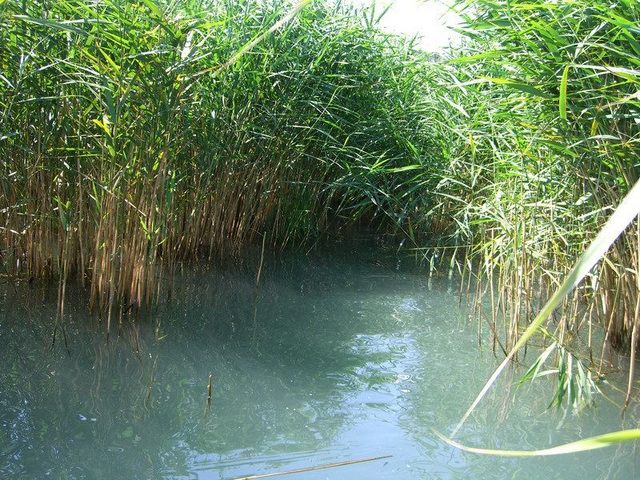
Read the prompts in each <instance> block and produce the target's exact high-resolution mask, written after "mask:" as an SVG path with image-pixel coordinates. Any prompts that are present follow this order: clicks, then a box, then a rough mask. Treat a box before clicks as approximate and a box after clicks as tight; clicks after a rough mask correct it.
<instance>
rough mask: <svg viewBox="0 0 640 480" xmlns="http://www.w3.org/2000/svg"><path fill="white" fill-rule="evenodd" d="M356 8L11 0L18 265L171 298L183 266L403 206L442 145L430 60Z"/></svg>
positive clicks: (0, 26)
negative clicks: (405, 186) (411, 180)
mask: <svg viewBox="0 0 640 480" xmlns="http://www.w3.org/2000/svg"><path fill="white" fill-rule="evenodd" d="M360 13H363V12H359V11H356V10H351V9H348V8H346V7H342V6H340V5H332V4H326V3H324V2H315V3H311V4H309V3H308V2H303V3H301V4H300V5H298V6H297V7H292V6H290V5H289V4H288V3H287V2H285V1H282V2H273V3H269V4H265V3H264V2H257V1H251V0H246V1H241V2H223V1H217V0H210V1H209V0H183V1H179V2H165V1H163V0H144V1H136V2H130V1H125V0H109V1H105V2H89V1H86V0H56V1H53V2H20V1H17V0H10V1H7V2H4V3H3V4H2V5H1V6H0V72H1V75H2V76H1V77H0V156H1V157H2V158H3V159H4V161H3V163H2V166H1V168H0V215H1V219H0V225H1V227H0V228H1V230H0V251H1V252H2V258H3V260H4V261H5V263H6V265H7V267H8V268H9V269H10V270H14V271H16V273H19V272H26V273H27V275H29V276H35V277H41V276H49V275H53V276H58V277H60V278H62V279H65V281H66V278H67V276H71V275H78V276H79V277H80V278H81V279H83V281H84V280H87V281H88V283H89V285H90V287H91V295H92V303H93V305H95V306H97V307H99V308H100V309H103V310H108V311H109V312H111V309H110V306H111V305H113V303H114V301H115V303H116V304H120V305H123V304H127V305H128V304H130V303H133V304H136V305H141V304H144V303H146V302H149V301H150V300H152V299H154V298H157V296H158V291H159V288H160V279H161V278H162V277H163V272H165V271H166V270H167V269H168V270H169V271H171V270H172V269H174V268H175V266H176V264H177V262H179V261H181V260H183V259H188V258H194V257H197V256H200V255H203V254H204V255H208V256H209V257H211V256H214V255H229V254H235V253H237V252H238V250H239V249H241V248H242V247H243V246H244V245H246V244H248V243H251V242H253V241H255V240H256V239H259V238H261V237H262V236H263V234H264V233H266V235H267V238H268V240H269V243H270V244H271V245H273V246H282V245H285V244H287V243H289V242H298V243H299V242H303V241H305V240H306V239H307V238H315V237H317V236H318V235H320V234H321V233H322V232H324V231H326V230H327V228H328V224H329V221H330V220H331V223H332V224H336V219H338V220H339V221H338V222H337V225H338V226H339V225H340V224H341V223H345V222H354V221H359V220H360V219H363V220H367V221H370V220H371V219H375V218H386V215H387V214H388V215H392V214H393V212H398V213H397V215H401V214H402V209H401V208H399V207H398V205H400V204H401V202H400V201H399V199H398V198H396V197H395V191H396V188H397V186H398V185H399V184H400V183H401V181H402V180H403V179H406V178H407V177H408V176H411V175H412V172H411V168H413V165H414V164H416V162H418V159H420V158H422V157H424V156H425V155H431V154H434V145H437V142H436V141H435V140H434V136H435V133H433V132H432V131H431V129H430V125H429V120H428V119H429V115H428V112H429V110H428V109H429V104H427V103H425V102H424V100H423V99H424V97H425V95H424V92H425V90H426V89H427V85H428V81H427V76H428V70H427V68H426V65H427V64H426V63H425V62H424V60H425V59H424V56H423V54H421V53H419V52H416V51H415V50H413V48H412V46H411V44H410V43H408V42H406V41H404V40H401V39H399V38H396V37H393V36H389V35H383V34H381V33H380V32H379V31H378V30H377V29H376V28H375V22H374V21H372V19H373V17H372V16H371V15H369V14H368V12H364V13H367V14H366V15H363V16H362V18H364V20H363V19H362V18H361V17H360ZM435 154H437V152H435ZM436 158H437V159H438V161H434V162H433V163H432V164H431V165H429V166H428V169H436V168H438V163H442V161H443V160H442V158H441V157H439V156H438V157H436ZM378 223H379V221H378ZM334 226H335V225H334ZM61 291H62V289H61Z"/></svg>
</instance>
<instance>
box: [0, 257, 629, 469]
mask: <svg viewBox="0 0 640 480" xmlns="http://www.w3.org/2000/svg"><path fill="white" fill-rule="evenodd" d="M365 250H366V251H364V252H363V251H362V248H360V250H359V251H353V250H350V249H347V250H346V251H341V252H333V253H323V254H314V255H312V256H307V255H302V254H300V255H295V254H293V255H288V256H287V257H286V258H285V259H274V258H267V259H265V262H264V265H263V268H262V274H261V279H260V283H259V286H258V287H257V288H256V271H257V264H256V262H247V263H246V264H245V267H237V268H224V269H222V268H218V269H216V271H196V272H194V271H191V272H190V273H188V274H184V275H183V276H181V277H180V278H179V280H178V281H177V283H176V284H175V285H174V288H173V290H172V292H171V298H172V299H171V300H170V301H166V302H163V303H162V304H161V306H160V307H157V308H156V309H154V310H153V311H152V312H151V313H150V314H148V315H147V316H145V317H144V318H143V319H141V320H137V321H135V322H133V321H132V320H131V319H128V318H124V319H123V320H122V324H121V325H120V327H119V328H117V327H116V328H113V329H112V334H111V337H110V339H109V341H106V339H105V333H104V332H105V325H104V323H100V322H99V321H98V320H97V319H96V318H95V317H93V316H91V315H89V314H87V312H86V308H85V305H86V297H85V296H84V294H82V293H81V292H79V291H74V290H73V289H72V290H70V291H69V293H68V296H67V304H66V309H65V314H64V318H63V319H62V322H60V325H64V329H62V328H61V327H59V328H57V329H56V328H55V325H56V305H55V304H56V288H55V286H54V287H52V288H50V289H46V288H45V287H38V286H32V287H28V286H26V285H18V286H15V287H14V286H11V285H9V284H6V282H5V283H4V284H3V285H1V286H0V309H1V310H0V359H1V361H2V363H1V368H0V478H16V479H20V478H29V479H31V478H55V479H159V478H166V479H196V478H198V479H216V480H218V479H233V478H236V477H241V476H246V475H252V474H265V473H272V472H282V471H288V470H292V469H299V468H305V467H310V466H314V465H322V464H330V463H336V462H343V461H351V460H356V459H361V458H365V457H376V456H390V457H389V458H385V459H381V460H377V461H373V462H369V463H360V464H353V465H349V466H343V467H339V468H334V469H328V470H318V471H310V472H305V473H298V474H290V475H287V476H282V477H276V478H283V479H291V480H296V479H298V480H299V479H341V480H342V479H361V478H366V479H368V480H377V479H380V480H382V479H393V480H402V479H581V480H583V479H584V480H586V479H599V478H602V479H630V478H639V477H640V456H639V455H638V452H637V446H636V445H634V444H626V445H621V446H619V447H616V448H608V449H602V450H597V451H593V452H588V453H580V454H573V455H568V456H561V457H547V458H535V459H507V458H493V457H483V456H478V455H473V454H468V453H464V452H461V451H458V450H456V449H454V448H451V447H449V446H447V445H446V444H443V443H442V442H441V441H439V440H438V439H437V438H436V437H435V436H434V434H433V431H432V429H436V430H439V431H441V432H444V433H449V432H450V431H451V429H452V428H453V426H454V425H455V424H456V422H457V421H458V420H459V418H460V416H461V415H462V413H463V412H464V411H465V409H466V408H467V407H468V405H469V403H470V402H471V400H472V399H473V398H474V396H475V395H476V394H477V392H478V391H479V389H480V388H481V387H482V384H483V383H484V381H485V380H486V379H487V378H488V375H489V374H490V373H491V371H492V369H493V368H495V366H496V365H497V363H498V360H497V359H496V358H495V357H494V356H493V355H492V353H491V351H490V348H489V347H488V346H483V347H482V348H478V331H477V323H476V322H475V321H474V320H472V319H469V318H468V316H467V314H465V312H464V310H463V309H462V308H461V307H460V306H459V295H458V290H457V282H452V281H449V280H446V279H443V280H436V279H433V280H429V279H428V278H427V276H426V275H425V272H424V271H423V270H420V269H418V268H416V267H415V266H414V264H413V261H412V260H408V259H398V258H397V257H396V256H394V255H390V254H386V253H384V252H380V251H376V250H371V249H365ZM115 323H116V324H117V323H118V319H116V320H115ZM54 330H57V333H56V337H55V342H52V334H53V332H54ZM483 335H484V334H483ZM52 343H53V345H52ZM522 373H523V372H522V371H520V370H515V371H513V370H512V371H511V372H509V373H508V374H507V375H506V376H505V378H504V379H503V380H502V381H501V383H500V384H499V385H498V387H497V388H496V389H494V390H493V391H492V393H491V394H490V395H489V396H488V397H487V398H486V399H485V400H484V401H483V403H482V404H481V405H480V407H479V409H478V410H477V412H476V413H475V414H474V415H473V416H472V418H470V420H469V421H468V423H467V424H466V425H465V427H464V428H463V430H462V431H461V432H460V434H459V435H458V437H457V438H458V439H459V440H460V441H462V442H464V443H467V444H470V445H474V446H483V447H489V448H511V449H535V448H546V447H549V446H553V445H556V444H560V443H563V442H567V441H571V440H575V439H578V438H583V437H585V436H589V435H595V434H600V433H605V432H608V431H612V430H618V429H620V428H629V427H634V426H635V425H636V423H635V422H634V421H633V419H634V418H637V417H638V415H637V413H638V412H637V411H633V410H631V411H627V414H626V416H625V418H626V420H623V419H622V418H621V415H620V410H619V409H618V408H617V407H615V406H613V405H612V404H610V403H609V402H608V401H606V400H602V399H599V401H598V403H597V405H596V406H595V407H593V408H591V409H589V410H586V411H584V412H583V413H582V414H580V415H575V414H573V413H571V412H566V411H563V410H559V411H556V410H553V409H551V410H550V409H548V408H547V407H548V405H549V402H550V400H551V397H550V394H551V389H550V387H549V385H548V384H547V383H546V382H545V381H544V380H543V381H538V382H536V383H534V384H533V385H532V386H525V387H522V388H520V389H517V390H516V389H515V388H514V384H515V382H516V381H517V379H518V377H519V375H521V374H522ZM209 374H211V375H212V398H211V403H210V405H208V402H207V396H208V392H207V390H208V379H209ZM603 388H605V389H606V387H603ZM606 390H607V393H608V395H610V396H613V397H614V399H617V400H619V395H618V397H616V393H615V392H614V391H612V390H610V389H606Z"/></svg>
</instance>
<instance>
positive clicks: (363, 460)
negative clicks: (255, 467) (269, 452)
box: [230, 455, 393, 480]
mask: <svg viewBox="0 0 640 480" xmlns="http://www.w3.org/2000/svg"><path fill="white" fill-rule="evenodd" d="M392 456H393V455H382V456H380V457H368V458H359V459H356V460H346V461H344V462H337V463H325V464H323V465H315V466H312V467H303V468H295V469H293V470H286V471H282V472H273V473H262V474H258V475H248V476H244V477H234V478H232V479H230V480H257V479H260V478H270V477H277V476H281V475H291V474H293V473H304V472H312V471H315V470H327V469H329V468H337V467H346V466H348V465H355V464H358V463H367V462H374V461H376V460H383V459H385V458H391V457H392Z"/></svg>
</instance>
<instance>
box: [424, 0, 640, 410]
mask: <svg viewBox="0 0 640 480" xmlns="http://www.w3.org/2000/svg"><path fill="white" fill-rule="evenodd" d="M456 9H457V10H458V11H459V13H460V14H461V16H462V17H463V19H464V23H463V24H462V25H461V26H460V29H459V30H460V32H461V33H462V34H463V35H464V36H465V38H466V41H465V42H464V44H463V46H462V47H461V48H460V49H459V50H458V51H457V52H455V53H454V54H453V55H451V57H450V58H447V59H445V60H444V61H443V62H442V75H441V76H440V77H439V83H438V89H439V92H441V98H442V101H443V105H444V104H449V105H450V106H451V107H453V108H449V109H447V110H444V111H445V114H446V115H448V116H449V117H448V119H445V121H444V123H445V124H444V125H443V126H442V128H447V126H449V128H450V131H451V138H452V139H453V141H452V142H451V144H450V146H449V156H448V159H449V161H448V162H447V167H446V169H445V171H444V172H443V173H442V174H441V175H440V181H439V184H438V188H437V189H436V192H435V193H436V195H437V196H438V197H439V198H440V200H439V202H438V206H437V207H435V208H433V207H430V208H431V209H430V210H427V209H426V208H422V209H421V211H422V212H423V217H422V218H421V219H420V218H417V219H415V222H416V223H417V224H421V225H423V226H420V227H418V229H419V230H422V231H425V230H426V228H428V227H426V226H427V225H428V224H429V222H432V221H433V219H434V218H435V219H438V221H439V222H440V223H441V224H442V225H444V227H445V228H444V231H445V235H444V236H443V237H442V242H443V244H444V245H445V246H447V247H449V251H451V247H458V249H459V250H458V251H459V252H461V253H462V254H461V255H459V257H458V259H456V262H457V263H456V264H458V265H460V267H459V268H460V270H461V271H462V272H463V273H464V274H465V275H466V276H467V277H466V278H467V279H469V280H471V279H472V278H473V279H475V280H477V281H474V282H472V281H469V283H468V284H469V285H474V291H473V292H471V293H473V294H474V296H475V298H476V299H477V301H478V303H477V305H478V306H480V305H482V304H483V303H485V304H489V305H490V313H489V314H488V318H487V319H486V320H487V323H488V325H489V328H490V329H491V331H492V332H493V334H494V338H495V340H494V349H495V348H497V347H498V346H500V347H501V348H502V350H503V351H504V352H505V353H506V352H507V351H509V350H511V348H512V347H513V346H514V345H515V343H516V342H517V340H518V338H519V336H520V333H521V332H522V331H523V330H524V329H525V328H526V326H527V325H528V323H529V322H530V321H531V319H532V318H533V317H534V316H535V313H536V312H537V310H539V308H540V307H541V303H540V302H541V300H542V301H544V299H546V298H549V297H551V295H552V293H553V292H554V291H555V290H556V288H557V287H558V285H559V283H560V281H561V279H562V278H563V277H564V275H565V274H566V273H567V272H568V271H569V269H570V268H571V266H572V264H573V262H574V260H575V259H577V258H578V257H579V255H580V254H581V253H582V252H583V251H584V250H585V249H586V247H587V245H588V244H589V242H590V241H591V240H592V239H593V238H594V237H595V235H596V233H597V232H598V231H599V230H600V228H601V227H602V225H603V224H604V222H605V221H606V220H607V218H608V217H609V216H610V215H611V213H612V212H613V210H614V209H615V208H616V206H617V205H618V204H619V203H620V201H621V199H622V198H623V197H624V196H625V194H626V193H627V192H629V190H630V189H631V187H633V185H634V184H635V183H636V182H637V181H638V177H639V176H640V155H639V153H640V149H639V144H638V141H639V140H640V129H639V127H640V124H639V123H638V118H640V109H639V107H640V101H639V100H640V99H639V98H638V91H639V90H640V88H639V87H640V68H639V66H640V46H639V44H638V42H637V38H638V32H639V31H640V30H639V26H640V6H639V5H638V3H637V2H634V1H624V0H623V1H620V2H616V3H615V4H611V3H610V2H599V1H590V2H582V1H577V2H544V1H526V2H525V1H522V2H521V1H478V2H462V1H461V2H456ZM639 228H640V226H639V225H638V220H637V219H636V221H635V222H634V223H633V224H632V225H631V226H630V227H629V228H628V229H627V230H626V231H625V233H624V234H623V236H622V237H621V238H620V239H619V240H618V241H617V242H616V243H615V244H614V246H613V247H612V248H611V249H610V250H609V252H608V253H607V254H606V256H604V257H603V258H602V259H601V261H600V262H599V263H598V264H597V265H596V267H595V268H594V269H593V270H592V272H591V273H590V275H589V276H588V278H587V281H585V282H583V283H582V284H581V287H580V289H578V290H577V291H576V292H574V293H573V294H572V296H570V297H568V298H566V299H565V300H564V302H563V304H562V305H561V307H560V308H558V309H557V311H556V312H555V314H554V315H553V316H552V318H551V321H550V323H549V324H548V325H547V327H546V332H547V335H548V336H550V337H551V338H552V341H554V342H558V343H559V344H560V345H564V346H566V347H567V349H568V352H567V351H566V350H563V349H560V350H561V351H562V352H564V353H562V355H560V358H559V362H560V364H562V363H563V362H564V364H565V367H566V364H567V362H566V360H567V357H566V356H565V357H564V360H563V358H562V356H563V355H566V354H567V353H571V354H573V353H575V354H577V357H578V358H581V359H582V360H584V365H585V367H586V368H585V371H586V370H587V369H591V370H593V371H596V372H601V371H603V369H604V366H605V365H606V364H607V360H608V359H607V358H606V357H607V355H605V350H606V348H605V347H606V346H607V345H613V346H614V347H615V348H616V349H618V350H622V351H626V352H631V367H630V370H631V372H632V374H633V363H634V353H635V349H636V348H637V347H638V344H639V340H640V339H639V337H638V334H637V329H638V325H639V323H640V315H639V312H640V264H639V263H638V258H639V257H638V256H639V252H640V242H639V239H640V236H639ZM434 252H438V249H432V250H431V253H432V254H434ZM477 311H478V313H480V312H481V311H482V309H481V308H478V310H477ZM596 325H599V326H602V327H604V331H605V332H606V333H605V337H606V338H605V341H604V345H603V343H602V342H595V341H594V340H593V339H594V338H595V337H594V335H593V329H594V328H595V326H596ZM581 328H582V329H584V330H585V331H588V334H587V335H586V336H587V338H588V340H587V342H586V343H587V344H586V345H584V344H581V343H580V342H577V341H574V340H578V339H580V338H584V337H583V336H578V335H577V333H578V331H579V330H580V329H581ZM560 350H559V351H558V352H560ZM569 364H571V362H569ZM574 365H575V363H574ZM581 365H582V364H581ZM581 365H579V366H578V367H579V369H581V368H582V366H581ZM558 372H559V375H558V379H559V382H560V383H562V382H564V384H563V385H560V386H559V389H560V401H562V395H563V392H565V393H566V391H567V390H569V391H571V390H572V389H573V390H576V389H577V387H578V385H577V384H576V383H573V384H571V385H569V384H568V383H570V382H574V380H575V382H578V383H579V382H581V381H583V379H575V378H572V377H571V372H566V371H565V372H561V371H560V370H558ZM565 373H566V374H567V375H564V374H565ZM583 373H584V372H583ZM583 376H584V375H583ZM576 377H577V375H576ZM630 385H631V383H630ZM562 389H564V390H562Z"/></svg>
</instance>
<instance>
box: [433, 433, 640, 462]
mask: <svg viewBox="0 0 640 480" xmlns="http://www.w3.org/2000/svg"><path fill="white" fill-rule="evenodd" d="M433 433H434V434H435V435H436V436H437V437H438V438H439V439H440V440H442V441H443V442H445V443H447V444H449V445H451V446H452V447H455V448H457V449H460V450H464V451H465V452H469V453H477V454H480V455H492V456H498V457H546V456H550V455H566V454H568V453H579V452H588V451H590V450H596V449H598V448H605V447H610V446H612V445H616V444H619V443H623V442H631V441H634V440H640V429H637V428H636V429H629V430H619V431H617V432H610V433H605V434H603V435H596V436H594V437H589V438H584V439H582V440H577V441H575V442H569V443H565V444H562V445H558V446H556V447H551V448H544V449H541V450H494V449H490V448H478V447H469V446H467V445H463V444H461V443H459V442H456V441H455V440H452V439H450V438H447V437H446V436H444V435H443V434H441V433H440V432H438V431H436V430H433Z"/></svg>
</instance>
